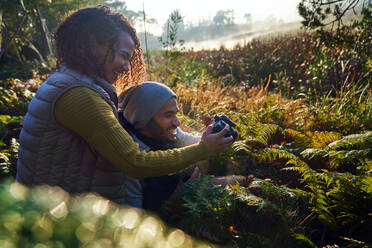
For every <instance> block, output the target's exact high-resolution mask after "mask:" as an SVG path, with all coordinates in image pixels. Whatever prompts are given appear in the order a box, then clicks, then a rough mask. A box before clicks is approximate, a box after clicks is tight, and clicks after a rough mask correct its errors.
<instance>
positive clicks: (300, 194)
mask: <svg viewBox="0 0 372 248" xmlns="http://www.w3.org/2000/svg"><path fill="white" fill-rule="evenodd" d="M210 180H211V178H210V177H202V178H200V179H197V180H193V181H192V182H189V183H187V184H184V185H183V186H182V188H180V189H179V190H178V192H177V196H176V199H173V201H172V202H170V203H169V205H168V206H167V211H166V213H164V214H163V215H164V217H166V218H167V220H168V221H169V222H170V223H173V224H177V226H181V227H182V229H184V230H186V231H187V232H189V233H191V234H192V235H196V236H198V237H201V238H204V239H208V240H210V241H213V242H216V243H218V244H222V245H229V247H230V246H233V247H278V246H279V245H280V244H283V243H285V244H286V247H296V245H299V243H298V241H296V240H295V239H294V238H292V237H291V236H290V235H289V233H290V232H291V230H292V228H294V227H295V226H296V225H297V224H298V223H299V220H300V218H301V216H302V215H304V214H308V210H306V208H305V207H304V205H305V204H306V201H307V200H306V199H307V198H309V194H308V193H306V192H304V191H300V190H291V189H288V188H286V187H278V186H274V185H272V184H271V183H267V182H265V181H261V180H255V181H253V182H252V183H251V186H249V187H248V188H244V187H241V186H239V185H235V186H230V187H226V188H223V187H221V186H216V185H213V184H212V183H211V181H210Z"/></svg>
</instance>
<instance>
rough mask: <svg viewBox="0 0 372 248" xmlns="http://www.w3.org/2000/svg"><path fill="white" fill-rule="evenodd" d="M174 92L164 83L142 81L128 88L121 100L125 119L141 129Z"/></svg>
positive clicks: (173, 95)
mask: <svg viewBox="0 0 372 248" xmlns="http://www.w3.org/2000/svg"><path fill="white" fill-rule="evenodd" d="M171 97H176V94H175V93H174V92H173V91H172V90H171V89H170V88H169V87H168V86H166V85H164V84H161V83H157V82H150V81H149V82H144V83H142V84H140V85H138V86H134V87H132V88H131V89H129V90H128V91H127V92H126V93H125V94H124V98H123V100H122V102H121V105H122V108H123V109H124V112H123V114H124V117H125V119H126V120H127V121H128V122H129V123H130V124H132V125H133V126H134V128H135V129H141V128H143V127H145V126H146V124H147V123H148V122H149V121H150V120H151V119H152V117H154V115H155V114H156V113H157V112H158V111H159V109H160V108H161V107H162V106H163V105H164V103H166V102H167V101H168V100H169V99H170V98H171Z"/></svg>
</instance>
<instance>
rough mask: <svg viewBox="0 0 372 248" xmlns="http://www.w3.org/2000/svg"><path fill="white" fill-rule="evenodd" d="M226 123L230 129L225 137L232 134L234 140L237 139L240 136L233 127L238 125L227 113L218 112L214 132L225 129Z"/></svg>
mask: <svg viewBox="0 0 372 248" xmlns="http://www.w3.org/2000/svg"><path fill="white" fill-rule="evenodd" d="M226 124H228V125H229V126H230V130H229V131H228V132H227V133H226V134H225V137H229V136H232V137H233V138H234V140H236V138H238V132H237V131H235V130H234V129H232V128H233V127H236V124H235V123H234V122H233V121H232V120H230V118H229V117H227V116H226V115H225V114H218V115H216V116H215V117H214V123H213V129H212V133H218V132H219V131H221V130H222V129H224V127H225V126H226Z"/></svg>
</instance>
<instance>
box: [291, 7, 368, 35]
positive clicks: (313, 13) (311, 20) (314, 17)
mask: <svg viewBox="0 0 372 248" xmlns="http://www.w3.org/2000/svg"><path fill="white" fill-rule="evenodd" d="M371 3H372V1H371V0H301V2H300V3H299V5H298V6H297V8H298V11H299V14H300V15H301V16H302V17H303V18H304V21H302V24H303V25H304V26H306V27H309V28H317V27H323V26H327V25H329V24H332V26H333V25H334V24H335V23H337V24H338V27H340V25H342V23H343V17H345V16H346V15H347V14H349V13H351V12H352V13H354V14H357V13H358V11H357V10H358V9H359V10H360V9H361V12H362V13H363V11H364V10H366V9H368V8H369V7H370V6H371Z"/></svg>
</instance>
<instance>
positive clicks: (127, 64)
mask: <svg viewBox="0 0 372 248" xmlns="http://www.w3.org/2000/svg"><path fill="white" fill-rule="evenodd" d="M122 68H123V71H125V72H128V71H129V61H128V60H123V65H122Z"/></svg>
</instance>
